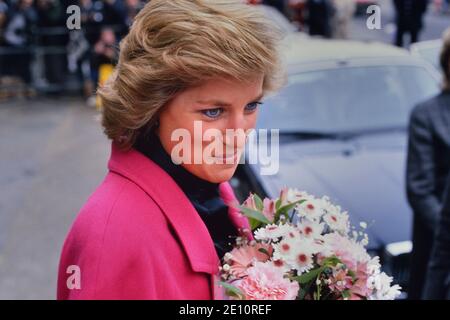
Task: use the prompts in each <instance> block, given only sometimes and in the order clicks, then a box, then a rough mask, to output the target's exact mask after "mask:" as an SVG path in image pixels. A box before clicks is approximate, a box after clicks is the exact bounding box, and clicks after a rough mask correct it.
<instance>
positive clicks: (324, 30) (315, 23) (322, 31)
mask: <svg viewBox="0 0 450 320" xmlns="http://www.w3.org/2000/svg"><path fill="white" fill-rule="evenodd" d="M306 8H307V12H308V18H307V24H308V27H309V34H310V35H312V36H322V37H325V38H330V37H331V18H332V16H333V4H332V3H331V0H308V1H307V2H306Z"/></svg>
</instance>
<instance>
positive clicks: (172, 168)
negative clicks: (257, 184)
mask: <svg viewBox="0 0 450 320" xmlns="http://www.w3.org/2000/svg"><path fill="white" fill-rule="evenodd" d="M134 148H135V149H136V150H137V151H139V152H141V153H142V154H144V155H145V156H147V157H148V158H150V159H151V160H152V161H153V162H155V163H156V164H157V165H158V166H160V167H161V168H162V169H163V170H164V171H166V172H167V173H168V174H169V175H170V176H171V177H172V179H174V181H175V182H176V183H177V185H178V186H179V187H180V188H181V190H182V191H183V192H184V194H185V195H186V196H187V198H188V199H189V200H190V202H191V203H192V205H193V206H194V208H195V209H196V211H197V212H198V214H199V215H200V217H201V218H202V220H203V222H204V223H205V225H206V227H207V228H208V231H209V234H210V235H211V238H212V240H213V242H214V246H215V248H216V252H217V254H218V256H219V258H222V257H223V255H224V254H225V253H226V252H228V251H230V250H231V249H232V246H231V243H233V242H234V239H232V238H234V237H236V236H237V235H238V232H237V229H236V228H235V226H234V225H233V224H232V222H231V220H230V219H229V216H228V207H227V205H226V204H225V203H224V202H223V200H222V198H221V197H220V193H219V184H218V183H212V182H209V181H206V180H203V179H201V178H199V177H197V176H195V175H193V174H192V173H190V172H189V171H187V170H186V169H185V168H184V167H183V166H181V165H176V164H174V163H173V161H172V159H171V157H170V155H169V154H168V153H167V152H166V151H165V149H164V147H163V146H162V144H161V141H160V140H159V137H158V136H157V134H156V133H155V132H154V131H152V132H150V133H149V134H148V135H145V136H141V138H140V139H139V140H138V141H137V142H136V144H135V145H134Z"/></svg>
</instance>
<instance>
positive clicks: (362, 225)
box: [359, 221, 367, 229]
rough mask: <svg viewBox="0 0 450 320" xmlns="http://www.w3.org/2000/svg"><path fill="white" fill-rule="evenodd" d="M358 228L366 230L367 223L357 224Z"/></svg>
mask: <svg viewBox="0 0 450 320" xmlns="http://www.w3.org/2000/svg"><path fill="white" fill-rule="evenodd" d="M359 226H360V227H361V228H363V229H367V223H366V222H363V221H362V222H360V223H359Z"/></svg>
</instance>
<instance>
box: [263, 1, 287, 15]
mask: <svg viewBox="0 0 450 320" xmlns="http://www.w3.org/2000/svg"><path fill="white" fill-rule="evenodd" d="M262 3H263V4H265V5H268V6H271V7H274V8H276V9H278V11H280V12H281V13H283V14H285V10H284V9H285V1H284V0H263V1H262Z"/></svg>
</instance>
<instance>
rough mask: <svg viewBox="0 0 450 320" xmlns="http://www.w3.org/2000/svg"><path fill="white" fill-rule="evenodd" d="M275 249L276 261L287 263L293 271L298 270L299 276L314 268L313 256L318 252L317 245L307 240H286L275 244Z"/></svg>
mask: <svg viewBox="0 0 450 320" xmlns="http://www.w3.org/2000/svg"><path fill="white" fill-rule="evenodd" d="M273 248H274V254H273V258H274V260H281V261H283V262H285V263H287V265H288V266H290V267H291V268H292V269H296V270H297V271H298V273H299V274H301V273H303V272H306V271H308V270H309V269H311V268H312V267H313V254H316V253H317V252H318V246H317V244H315V243H314V242H313V241H311V240H308V239H306V238H292V239H284V240H283V241H280V242H279V243H277V244H274V245H273Z"/></svg>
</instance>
